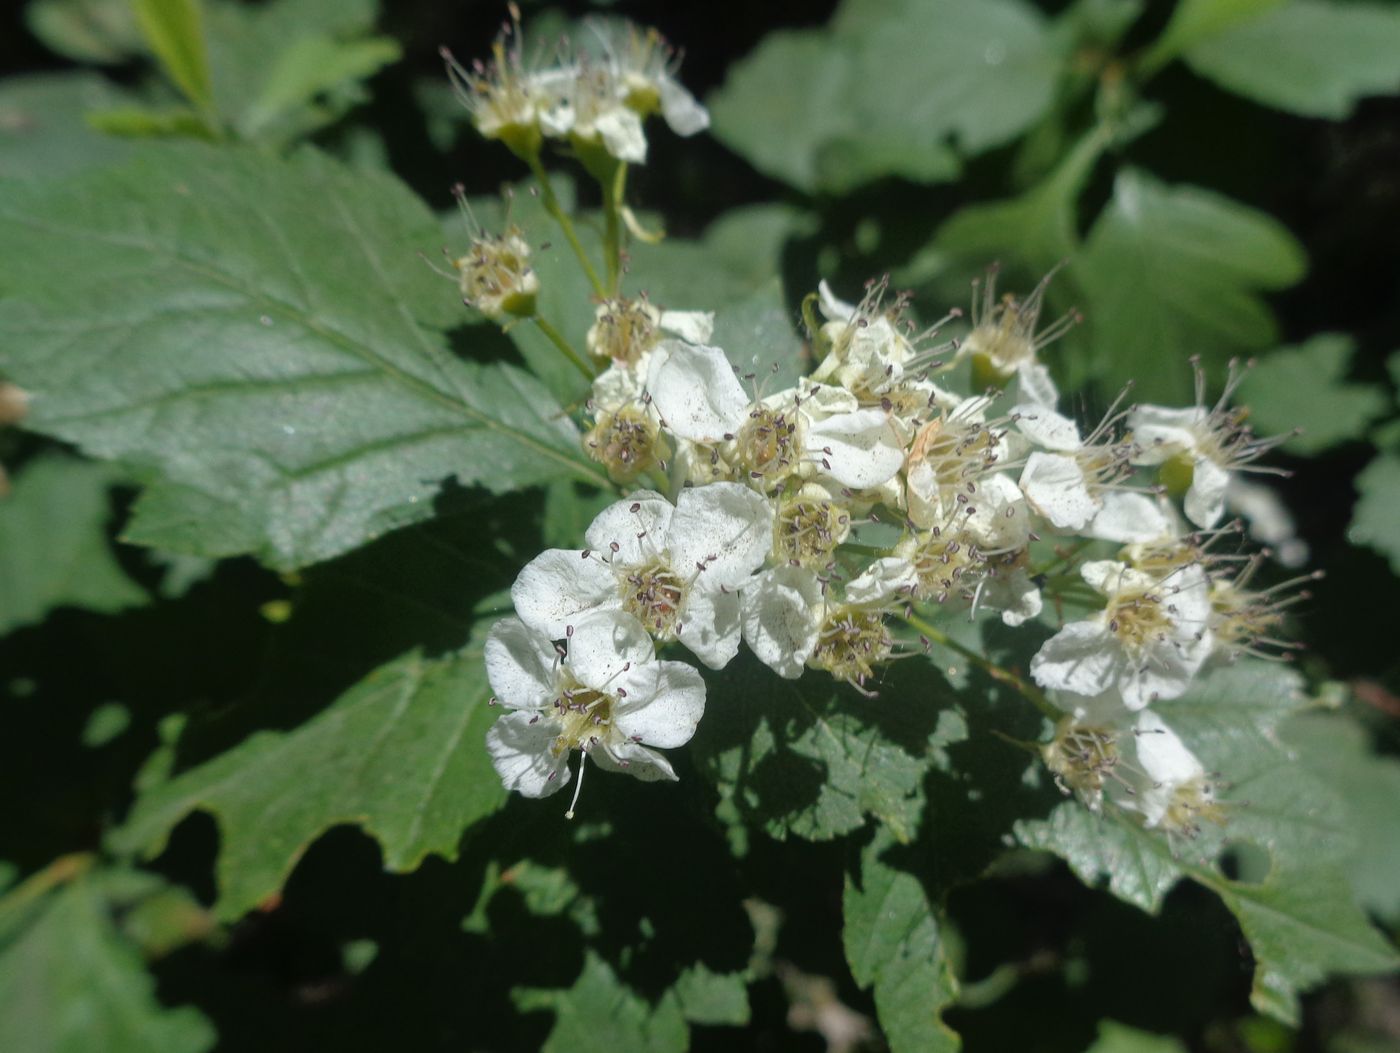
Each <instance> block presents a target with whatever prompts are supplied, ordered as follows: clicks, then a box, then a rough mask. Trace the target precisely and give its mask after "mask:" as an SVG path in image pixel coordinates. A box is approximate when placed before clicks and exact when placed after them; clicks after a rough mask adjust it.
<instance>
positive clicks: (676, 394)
mask: <svg viewBox="0 0 1400 1053" xmlns="http://www.w3.org/2000/svg"><path fill="white" fill-rule="evenodd" d="M647 391H648V393H649V394H650V396H651V400H652V403H653V404H654V405H655V407H656V410H657V412H658V413H660V415H661V419H662V420H663V421H664V422H665V426H666V428H667V430H669V431H670V432H672V433H673V434H675V435H676V436H678V437H679V438H682V439H686V440H689V441H690V442H694V443H700V444H703V445H708V446H716V445H722V446H723V447H724V449H723V452H722V454H721V456H723V457H725V458H726V459H727V460H728V461H729V462H730V463H731V464H734V465H736V466H737V467H738V470H739V471H741V472H742V473H743V476H744V477H745V478H749V479H752V480H755V481H756V482H759V483H761V484H762V485H761V488H762V489H769V488H770V487H771V486H773V485H776V484H778V483H781V482H782V480H783V479H785V478H787V477H788V476H789V475H794V474H800V475H802V476H803V477H804V478H807V477H812V476H817V475H825V476H826V477H828V478H830V479H832V480H834V481H835V482H837V483H838V484H840V485H841V486H845V487H850V488H851V489H855V490H865V489H871V488H874V487H878V486H881V485H883V484H885V483H887V482H888V481H889V480H891V479H892V478H894V477H895V475H897V474H898V472H899V469H900V466H901V465H902V464H903V462H904V448H905V446H906V445H907V444H908V436H907V435H906V434H905V429H903V428H902V427H901V426H900V422H899V420H898V418H897V417H895V416H894V415H893V414H891V413H890V412H887V411H885V410H883V409H880V408H878V407H871V408H861V406H860V403H859V401H858V400H857V399H856V397H855V396H854V395H852V394H851V393H850V392H848V391H846V390H844V389H842V388H837V387H831V386H829V385H825V384H804V385H803V386H802V387H800V388H796V389H789V390H786V391H782V392H778V393H777V394H775V395H770V396H768V397H767V398H764V399H760V400H757V401H753V400H751V399H750V398H749V396H748V394H747V393H746V392H745V391H744V387H743V385H742V384H741V383H740V382H739V378H738V377H736V376H735V375H734V370H733V367H732V366H731V365H730V364H729V359H728V358H727V357H726V356H725V354H724V352H723V351H722V350H720V349H719V348H717V347H707V346H704V345H695V344H688V343H684V342H682V341H679V340H668V341H664V342H663V343H662V344H661V345H660V346H659V347H658V348H657V349H656V351H655V352H654V353H653V355H652V358H651V362H650V366H649V369H648V372H647Z"/></svg>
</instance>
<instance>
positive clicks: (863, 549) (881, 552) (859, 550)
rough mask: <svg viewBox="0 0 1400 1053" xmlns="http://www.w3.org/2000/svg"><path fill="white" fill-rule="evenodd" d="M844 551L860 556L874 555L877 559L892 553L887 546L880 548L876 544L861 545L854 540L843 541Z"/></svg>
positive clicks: (842, 549) (842, 548)
mask: <svg viewBox="0 0 1400 1053" xmlns="http://www.w3.org/2000/svg"><path fill="white" fill-rule="evenodd" d="M841 551H842V552H854V553H855V554H856V555H858V556H874V557H875V558H876V559H883V558H884V557H885V556H888V555H889V554H890V550H889V549H887V548H879V547H877V546H875V545H861V544H857V543H856V542H854V541H843V542H842V543H841Z"/></svg>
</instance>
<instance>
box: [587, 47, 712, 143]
mask: <svg viewBox="0 0 1400 1053" xmlns="http://www.w3.org/2000/svg"><path fill="white" fill-rule="evenodd" d="M589 28H590V29H592V30H593V32H594V34H595V35H596V37H597V38H598V41H599V43H600V44H601V46H602V49H603V53H604V55H605V56H606V60H607V64H608V66H609V68H610V69H611V71H612V74H613V76H614V77H615V78H616V80H617V83H618V86H619V88H620V90H621V94H622V101H623V103H624V104H625V105H626V106H628V107H629V108H631V109H632V110H634V111H635V112H636V113H637V114H638V115H640V116H642V117H647V116H649V115H651V114H653V113H656V112H660V114H661V116H662V118H663V119H664V120H665V121H666V124H667V125H668V126H669V127H670V129H671V131H673V132H675V133H676V134H677V135H682V136H690V135H695V134H697V133H699V132H703V131H704V130H705V129H706V128H708V127H709V126H710V114H709V112H708V111H707V110H706V109H705V107H703V106H701V105H700V104H699V103H698V102H696V101H695V96H693V95H691V94H690V92H688V91H686V90H685V88H684V87H682V86H681V84H680V82H679V81H678V80H676V76H675V74H676V70H677V69H678V68H679V67H680V61H679V60H678V59H677V58H676V55H675V52H674V51H672V50H671V48H670V46H669V45H668V44H667V43H666V41H665V39H664V38H663V37H662V36H661V34H660V33H658V32H657V31H656V30H655V29H646V30H639V29H638V28H637V27H636V26H633V25H629V24H626V23H621V24H619V23H616V22H604V21H601V20H593V21H591V22H590V23H589Z"/></svg>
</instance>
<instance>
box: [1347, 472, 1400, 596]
mask: <svg viewBox="0 0 1400 1053" xmlns="http://www.w3.org/2000/svg"><path fill="white" fill-rule="evenodd" d="M1356 492H1357V493H1358V494H1360V495H1361V496H1360V499H1359V500H1358V501H1357V502H1356V508H1355V509H1354V510H1353V511H1352V514H1351V527H1350V528H1349V529H1348V530H1347V540H1348V541H1350V542H1351V543H1352V544H1353V545H1366V546H1368V547H1370V548H1373V549H1375V550H1376V551H1377V552H1379V553H1380V554H1381V555H1383V556H1385V557H1386V558H1387V559H1389V560H1390V569H1391V570H1393V571H1394V572H1395V573H1396V574H1397V575H1400V531H1397V530H1396V529H1395V524H1396V523H1400V454H1396V453H1383V454H1381V455H1380V456H1379V457H1377V458H1376V459H1375V460H1373V461H1372V462H1371V463H1370V464H1368V465H1367V466H1366V467H1365V468H1364V469H1363V470H1362V472H1361V474H1360V475H1358V476H1357V477H1356Z"/></svg>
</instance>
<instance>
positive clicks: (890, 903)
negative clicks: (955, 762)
mask: <svg viewBox="0 0 1400 1053" xmlns="http://www.w3.org/2000/svg"><path fill="white" fill-rule="evenodd" d="M894 847H895V845H894V838H893V836H892V835H891V834H890V833H889V832H888V831H881V832H879V833H877V834H876V835H875V837H874V838H873V839H872V840H871V842H870V843H869V844H868V845H866V846H865V847H864V848H863V849H862V850H861V853H860V870H859V874H858V875H852V874H847V876H846V886H845V894H844V896H843V898H842V903H843V916H844V919H845V928H844V929H843V931H842V942H843V944H844V946H845V951H846V961H847V963H848V964H849V965H850V967H851V975H852V976H854V977H855V980H856V982H857V983H858V984H860V985H861V986H862V987H870V986H872V985H873V986H874V993H875V1012H876V1016H877V1017H878V1019H879V1021H880V1027H881V1029H882V1030H883V1031H884V1033H885V1038H886V1040H887V1041H888V1042H889V1046H890V1049H891V1050H892V1051H893V1053H906V1051H907V1053H919V1051H929V1053H938V1051H940V1050H947V1051H953V1050H957V1049H959V1048H961V1042H960V1041H959V1039H958V1036H957V1035H956V1034H955V1033H954V1032H953V1031H952V1029H951V1028H949V1027H948V1026H947V1025H946V1024H944V1023H943V1020H942V1018H941V1016H940V1013H941V1011H942V1009H943V1008H944V1007H945V1006H948V1005H950V1004H951V1003H952V1002H953V1001H954V1000H955V999H956V998H957V994H958V982H957V978H956V977H955V976H954V975H953V970H952V966H951V965H950V964H949V962H948V958H947V952H946V949H945V947H944V944H943V939H942V937H941V935H940V934H939V931H938V922H937V920H936V918H935V917H934V914H933V909H932V906H931V905H930V903H929V900H928V896H927V894H926V893H925V891H924V888H923V886H922V885H921V884H920V882H919V879H918V878H917V877H915V876H914V874H912V873H910V872H908V871H906V870H904V869H901V868H899V867H898V866H897V865H895V864H893V863H890V862H888V861H887V860H886V858H885V857H886V856H887V855H888V854H889V853H890V852H891V850H892V849H894Z"/></svg>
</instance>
